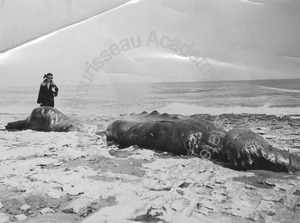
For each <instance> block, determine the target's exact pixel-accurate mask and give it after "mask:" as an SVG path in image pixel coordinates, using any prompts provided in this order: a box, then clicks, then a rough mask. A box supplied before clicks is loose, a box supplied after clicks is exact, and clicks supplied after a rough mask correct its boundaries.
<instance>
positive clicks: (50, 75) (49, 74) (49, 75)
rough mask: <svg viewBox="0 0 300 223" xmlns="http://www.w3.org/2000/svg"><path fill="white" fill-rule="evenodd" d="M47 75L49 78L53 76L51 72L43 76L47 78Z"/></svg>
mask: <svg viewBox="0 0 300 223" xmlns="http://www.w3.org/2000/svg"><path fill="white" fill-rule="evenodd" d="M47 77H51V78H53V74H51V73H48V74H44V78H47Z"/></svg>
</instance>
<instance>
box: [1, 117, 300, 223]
mask: <svg viewBox="0 0 300 223" xmlns="http://www.w3.org/2000/svg"><path fill="white" fill-rule="evenodd" d="M25 117H26V115H21V114H19V115H18V114H17V115H12V114H0V129H4V126H5V124H6V123H8V122H10V121H15V120H20V119H23V118H25ZM122 117H126V115H122V116H120V117H103V116H102V117H99V116H89V117H80V118H78V119H79V120H80V121H81V122H82V123H83V126H84V127H83V129H82V131H81V132H67V133H56V132H50V133H46V132H36V131H32V130H26V131H19V132H7V131H4V130H1V131H0V145H1V146H0V151H1V158H0V170H1V171H0V202H1V203H0V222H17V221H21V222H22V221H23V222H30V223H37V222H83V223H93V222H97V223H98V222H221V221H222V222H297V223H298V222H299V221H300V176H299V174H298V175H288V174H286V173H274V172H269V171H261V170H260V171H258V170H252V171H247V172H243V171H236V170H232V169H230V168H228V165H226V164H224V163H220V162H217V161H214V160H206V159H200V158H196V157H181V156H173V155H170V154H166V153H159V152H154V151H151V150H145V149H142V148H138V147H135V146H132V147H129V148H127V149H122V150H118V148H117V147H115V146H109V145H107V144H106V140H105V136H104V135H103V131H104V130H105V129H106V127H107V125H108V124H109V123H110V122H111V121H112V120H114V119H116V118H122ZM194 117H195V118H205V119H208V120H212V121H213V120H215V118H216V116H211V115H194ZM220 118H221V119H224V118H227V119H228V120H229V125H226V126H224V127H225V128H226V129H230V128H232V127H237V126H238V127H247V128H250V129H252V130H253V131H254V132H256V133H258V134H261V135H262V136H263V137H265V138H266V139H267V141H268V142H269V143H270V144H271V145H273V146H274V147H276V148H279V149H282V150H288V151H289V152H290V153H294V154H298V155H299V156H300V137H299V135H300V129H299V127H300V117H299V116H284V117H277V116H270V115H269V116H268V115H249V114H240V115H233V114H227V115H221V116H220Z"/></svg>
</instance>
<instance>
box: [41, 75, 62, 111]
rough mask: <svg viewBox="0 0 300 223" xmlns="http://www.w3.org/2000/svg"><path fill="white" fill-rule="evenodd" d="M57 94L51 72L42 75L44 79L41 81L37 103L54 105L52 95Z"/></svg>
mask: <svg viewBox="0 0 300 223" xmlns="http://www.w3.org/2000/svg"><path fill="white" fill-rule="evenodd" d="M57 94H58V88H57V86H56V85H55V84H54V82H53V74H51V73H48V74H45V75H44V81H43V82H42V83H41V87H40V91H39V97H38V100H37V103H38V104H40V105H41V106H50V107H54V97H56V96H57Z"/></svg>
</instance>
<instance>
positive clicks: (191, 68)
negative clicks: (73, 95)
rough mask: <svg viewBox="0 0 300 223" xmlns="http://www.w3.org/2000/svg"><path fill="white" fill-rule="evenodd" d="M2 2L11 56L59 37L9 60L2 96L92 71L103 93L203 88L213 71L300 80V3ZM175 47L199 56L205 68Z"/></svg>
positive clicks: (75, 80) (218, 75)
mask: <svg viewBox="0 0 300 223" xmlns="http://www.w3.org/2000/svg"><path fill="white" fill-rule="evenodd" d="M11 1H12V2H14V1H13V0H11ZM0 2H1V14H0V15H1V21H5V24H3V23H2V24H1V27H0V28H1V30H0V31H1V35H0V36H2V34H3V30H5V35H4V36H3V37H1V48H2V49H5V48H6V49H7V48H10V47H11V46H13V45H18V44H20V43H22V42H24V41H25V42H26V41H28V40H29V39H34V38H35V37H38V36H40V35H43V34H45V33H49V32H51V31H53V30H57V31H55V32H52V33H50V34H47V35H44V36H42V37H40V38H37V39H34V40H33V41H29V42H27V43H23V44H21V45H20V46H18V47H15V48H13V49H10V50H7V51H5V52H3V53H1V54H0V75H1V83H0V87H7V86H14V85H38V84H39V83H40V82H41V80H42V76H43V74H44V73H48V72H52V73H53V74H54V79H55V81H56V82H58V83H60V84H79V83H80V81H83V82H86V79H85V77H84V75H86V73H87V72H90V73H92V75H95V79H93V80H92V82H93V84H99V83H119V82H120V83H122V82H149V81H150V82H157V81H202V80H204V79H205V78H204V76H205V74H204V72H203V70H202V68H203V66H204V67H205V66H206V68H207V69H212V70H213V74H211V75H210V76H211V78H210V79H211V80H235V79H239V80H249V79H277V78H299V77H300V76H299V68H300V59H299V58H300V26H299V24H300V1H299V0H272V1H267V0H255V1H254V0H252V1H247V0H209V1H208V0H185V1H182V0H134V1H129V2H127V1H109V3H108V1H104V3H105V4H104V3H103V5H99V4H97V3H95V2H96V1H88V2H87V3H84V7H83V5H82V6H81V7H79V6H80V4H79V3H80V2H81V1H80V0H77V1H76V0H73V1H72V0H68V1H67V0H65V1H46V0H43V1H38V2H40V3H37V0H36V1H33V0H32V1H30V2H28V1H26V4H27V5H26V7H23V6H24V5H23V6H22V7H23V8H21V7H17V6H16V7H14V8H12V6H11V5H10V6H8V5H9V4H8V3H7V2H8V1H4V0H2V1H0ZM15 2H18V3H20V2H25V0H24V1H21V0H19V1H16V0H15ZM41 2H42V3H41ZM58 2H60V3H58ZM62 2H63V3H62ZM82 2H83V1H82ZM31 4H32V5H31ZM56 5H59V7H58V6H57V8H56ZM80 8H82V11H81V10H80ZM33 9H34V10H33ZM97 12H99V13H100V14H99V15H98V16H95V17H92V16H93V15H95V14H97ZM101 12H104V13H101ZM22 13H23V14H22ZM20 14H22V15H23V16H22V17H19V15H20ZM63 15H64V16H63ZM45 17H46V19H45ZM85 17H91V18H89V19H87V20H85V21H83V22H79V23H76V22H78V21H80V20H82V19H83V18H85ZM17 18H18V19H17ZM20 18H21V19H22V22H20V21H19V20H20ZM32 18H35V19H34V20H33V19H32ZM37 18H39V19H37ZM55 18H56V20H55ZM70 18H71V19H70ZM57 20H59V22H57ZM71 23H76V24H74V25H71V26H67V24H71ZM64 26H67V27H66V28H62V27H64ZM28 27H31V28H28ZM153 34H155V35H153ZM130 38H131V39H130ZM156 38H157V40H158V45H157V44H156V43H155V41H156ZM131 40H133V41H134V43H135V44H136V47H134V46H133V45H132V42H131ZM138 40H140V44H138V43H139V41H138ZM128 43H129V44H130V45H128ZM175 43H176V44H180V45H179V46H181V47H182V46H183V45H184V46H185V47H186V49H188V48H192V49H191V51H190V52H189V53H191V52H192V51H194V52H195V51H196V52H197V54H198V57H197V58H198V59H199V58H200V59H202V60H201V61H202V62H201V63H202V64H200V65H199V63H198V64H196V63H195V62H193V61H191V60H190V58H189V55H185V54H184V53H182V52H180V50H178V49H177V50H176V44H175ZM114 44H116V45H114ZM126 44H127V45H126ZM172 44H173V45H172ZM172 46H173V47H172ZM118 48H119V49H118ZM183 49H184V47H183V48H182V51H185V50H183ZM100 61H102V62H101V63H100ZM203 61H206V62H207V64H205V65H203ZM93 63H97V64H98V65H99V66H100V65H101V69H99V70H97V71H95V70H93V69H92V68H91V67H88V66H89V65H88V64H93Z"/></svg>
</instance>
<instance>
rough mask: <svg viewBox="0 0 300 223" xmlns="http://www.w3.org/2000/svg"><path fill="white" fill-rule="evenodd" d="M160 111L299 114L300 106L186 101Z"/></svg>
mask: <svg viewBox="0 0 300 223" xmlns="http://www.w3.org/2000/svg"><path fill="white" fill-rule="evenodd" d="M157 110H158V111H159V112H166V113H172V114H182V115H193V114H211V115H219V114H224V113H227V114H230V113H234V114H241V113H248V114H267V115H278V116H281V115H298V114H300V107H292V108H291V107H270V105H269V104H265V105H264V106H260V107H242V106H232V107H204V106H198V105H193V104H185V103H171V104H168V105H166V106H164V107H162V108H160V109H157Z"/></svg>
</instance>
